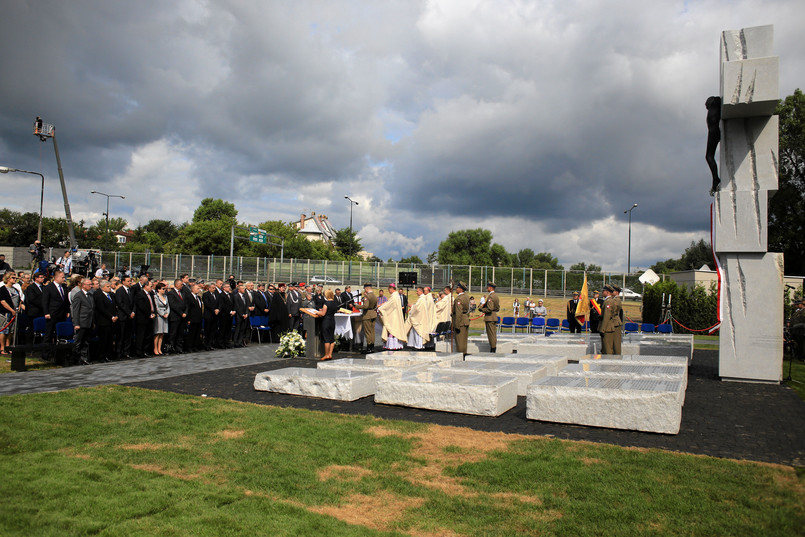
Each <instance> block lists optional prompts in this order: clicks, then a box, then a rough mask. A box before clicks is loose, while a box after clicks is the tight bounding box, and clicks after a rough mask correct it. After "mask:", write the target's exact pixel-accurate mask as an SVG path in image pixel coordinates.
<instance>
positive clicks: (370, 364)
mask: <svg viewBox="0 0 805 537" xmlns="http://www.w3.org/2000/svg"><path fill="white" fill-rule="evenodd" d="M433 364H434V362H416V363H413V362H408V365H402V364H397V365H396V366H394V365H390V364H388V363H387V362H386V361H385V360H364V359H361V358H357V359H356V358H342V359H340V360H332V361H330V360H328V361H326V362H319V363H318V368H319V369H332V370H339V371H368V372H370V373H379V374H380V376H382V377H389V378H400V376H401V375H402V374H403V373H405V372H408V371H424V370H426V369H428V368H429V367H431V366H432V365H433Z"/></svg>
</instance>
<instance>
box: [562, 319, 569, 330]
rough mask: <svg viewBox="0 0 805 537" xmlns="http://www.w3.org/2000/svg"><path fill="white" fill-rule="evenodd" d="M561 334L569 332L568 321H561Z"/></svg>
mask: <svg viewBox="0 0 805 537" xmlns="http://www.w3.org/2000/svg"><path fill="white" fill-rule="evenodd" d="M562 332H570V321H568V320H567V319H562Z"/></svg>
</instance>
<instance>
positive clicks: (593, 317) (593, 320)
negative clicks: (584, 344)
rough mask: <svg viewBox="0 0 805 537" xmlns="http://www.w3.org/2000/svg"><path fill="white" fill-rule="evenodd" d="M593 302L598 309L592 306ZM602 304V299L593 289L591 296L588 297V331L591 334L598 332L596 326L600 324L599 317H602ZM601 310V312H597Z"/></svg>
mask: <svg viewBox="0 0 805 537" xmlns="http://www.w3.org/2000/svg"><path fill="white" fill-rule="evenodd" d="M593 302H595V303H596V304H597V305H598V309H596V308H595V306H593V304H592V303H593ZM603 305H604V299H603V298H600V297H599V293H598V291H593V298H591V299H590V332H592V333H593V334H595V333H598V328H599V326H600V324H601V317H602V313H603V310H602V306H603ZM599 311H601V312H602V313H599Z"/></svg>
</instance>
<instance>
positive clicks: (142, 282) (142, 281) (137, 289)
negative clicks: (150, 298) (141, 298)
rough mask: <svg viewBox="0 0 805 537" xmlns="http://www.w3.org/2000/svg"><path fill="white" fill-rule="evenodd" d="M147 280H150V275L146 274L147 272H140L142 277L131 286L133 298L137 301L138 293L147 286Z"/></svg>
mask: <svg viewBox="0 0 805 537" xmlns="http://www.w3.org/2000/svg"><path fill="white" fill-rule="evenodd" d="M147 282H148V276H146V275H145V274H140V278H139V280H138V281H137V283H135V284H134V285H132V286H131V288H130V289H129V290H130V291H131V299H132V300H135V301H136V300H137V295H139V294H140V293H141V292H142V291H143V288H144V287H145V284H146V283H147Z"/></svg>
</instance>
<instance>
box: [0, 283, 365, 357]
mask: <svg viewBox="0 0 805 537" xmlns="http://www.w3.org/2000/svg"><path fill="white" fill-rule="evenodd" d="M100 270H101V269H99V271H100ZM103 276H104V274H103V273H101V274H100V276H93V277H87V276H82V275H78V274H73V275H71V276H70V278H69V280H67V278H66V273H65V272H64V271H62V270H59V269H57V270H55V271H54V272H53V273H52V275H49V274H48V273H46V272H39V271H37V272H35V273H34V274H33V276H32V275H31V274H30V273H26V272H24V271H23V272H20V273H19V274H17V273H15V272H14V271H11V270H7V271H6V273H5V274H4V275H3V285H2V286H0V316H1V317H2V318H0V321H2V322H1V323H0V327H2V330H0V353H2V354H9V352H8V350H7V349H6V347H7V346H10V345H12V343H13V342H12V341H11V337H10V336H11V334H13V333H15V332H16V339H17V343H18V344H19V343H23V344H32V343H38V341H37V339H38V338H39V337H41V339H42V342H43V343H44V346H43V350H42V357H43V358H44V359H46V360H54V359H55V356H56V349H57V347H56V345H57V342H58V339H57V325H59V323H68V324H70V325H72V338H71V339H72V341H73V345H72V349H71V356H70V359H69V360H67V362H68V363H74V364H87V363H89V362H90V361H91V360H94V361H103V362H109V361H113V360H123V359H127V358H131V357H147V356H159V355H163V354H184V353H191V352H197V351H201V350H212V349H215V348H232V347H245V346H248V345H249V344H251V342H252V338H253V330H252V327H253V326H261V327H268V328H269V329H270V336H269V337H268V341H278V340H279V337H280V335H281V334H282V333H284V332H287V331H289V330H299V331H300V332H301V331H302V323H301V315H302V313H301V312H302V310H303V308H308V309H311V308H315V309H317V310H321V309H323V308H325V303H326V302H327V298H326V296H325V291H324V290H323V289H322V287H321V286H317V287H314V286H311V285H305V284H293V285H290V286H288V285H286V284H285V283H278V284H268V285H267V284H265V283H255V282H251V281H246V282H244V281H237V280H236V279H235V277H234V276H230V277H229V279H227V280H226V281H224V280H223V279H217V280H215V281H214V282H207V283H205V282H201V281H195V280H193V279H191V278H190V276H189V275H188V274H182V275H181V276H180V277H179V278H176V279H175V280H173V281H169V280H165V279H161V280H160V279H154V278H152V277H151V275H150V274H147V273H146V274H143V275H141V276H139V277H138V278H136V279H132V278H131V277H130V276H127V275H123V276H114V277H109V278H108V279H107V278H104V277H103ZM328 294H333V292H332V291H329V292H328ZM353 302H354V298H352V295H351V292H350V288H349V287H347V288H346V289H345V293H339V302H338V306H339V307H347V308H350V307H351V306H352V304H353ZM331 305H332V303H331ZM332 309H334V308H332ZM40 318H41V319H44V329H43V330H41V333H37V330H35V325H36V324H38V323H37V322H36V319H40ZM65 339H66V338H65ZM90 351H91V352H90Z"/></svg>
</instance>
